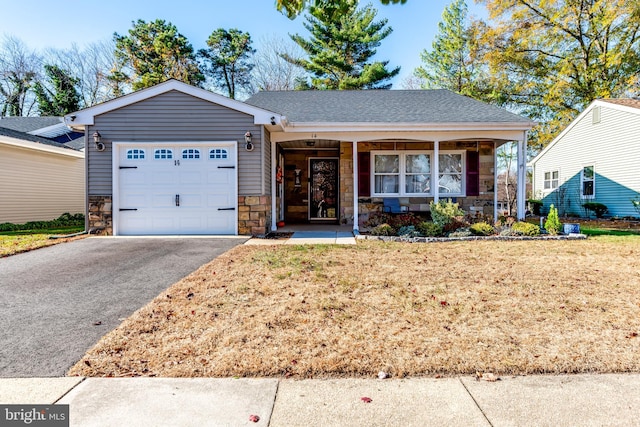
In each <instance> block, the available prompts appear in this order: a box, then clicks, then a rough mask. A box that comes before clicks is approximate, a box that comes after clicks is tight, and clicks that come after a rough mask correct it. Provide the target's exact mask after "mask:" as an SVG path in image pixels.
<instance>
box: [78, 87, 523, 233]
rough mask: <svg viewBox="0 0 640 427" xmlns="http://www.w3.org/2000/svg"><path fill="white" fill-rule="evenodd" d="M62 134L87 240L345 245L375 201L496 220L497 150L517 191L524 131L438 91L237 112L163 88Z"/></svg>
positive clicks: (128, 98)
mask: <svg viewBox="0 0 640 427" xmlns="http://www.w3.org/2000/svg"><path fill="white" fill-rule="evenodd" d="M65 122H66V124H67V125H68V126H70V127H72V128H73V129H74V130H77V131H83V132H84V134H85V136H86V139H87V148H86V155H87V168H88V169H87V171H88V172H87V200H88V208H87V209H88V224H87V226H88V227H90V228H104V230H105V232H106V233H108V234H114V235H126V234H132V235H140V234H242V235H252V234H253V235H259V234H265V233H267V232H269V231H272V230H276V229H277V224H278V222H280V221H285V222H287V223H320V224H337V223H340V224H350V225H352V226H353V230H354V231H356V232H357V231H358V230H359V227H360V226H361V225H362V224H363V222H364V221H365V220H366V218H367V217H368V215H369V213H370V212H371V211H374V210H379V209H381V207H382V204H383V202H384V200H385V199H397V201H398V202H399V203H400V204H401V205H403V206H404V207H405V209H407V210H409V211H425V210H428V206H429V202H430V201H432V200H436V201H437V200H439V199H441V198H454V199H456V200H457V202H458V203H460V205H461V206H462V208H463V209H467V210H469V211H474V212H479V213H483V214H486V215H488V216H495V215H496V197H497V194H496V192H495V188H496V185H495V180H496V174H495V170H496V158H495V152H496V148H498V147H499V146H500V145H501V144H503V143H505V142H507V141H517V142H518V148H519V153H520V156H519V164H518V166H519V172H520V173H519V185H521V186H522V188H524V182H525V164H526V163H525V160H524V159H525V157H524V153H525V152H526V138H527V131H528V130H530V129H531V128H532V126H533V125H534V123H532V122H531V121H530V120H528V119H525V118H523V117H520V116H517V115H515V114H511V113H509V112H507V111H505V110H503V109H501V108H497V107H495V106H491V105H487V104H485V103H482V102H479V101H476V100H473V99H471V98H467V97H464V96H460V95H457V94H454V93H452V92H449V91H446V90H427V91H425V90H418V91H395V90H392V91H384V90H366V91H296V92H261V93H258V94H256V95H254V96H253V97H251V98H250V99H248V100H247V101H245V102H240V101H237V100H232V99H229V98H226V97H224V96H221V95H218V94H215V93H212V92H209V91H207V90H203V89H200V88H196V87H193V86H190V85H187V84H184V83H181V82H178V81H176V80H168V81H166V82H164V83H161V84H158V85H156V86H153V87H150V88H146V89H143V90H140V91H137V92H134V93H131V94H128V95H125V96H123V97H120V98H117V99H114V100H111V101H108V102H105V103H103V104H100V105H96V106H93V107H90V108H87V109H85V110H82V111H78V112H76V113H73V114H69V115H67V116H66V117H65ZM521 194H522V201H521V203H520V204H519V206H520V208H519V215H518V216H519V217H524V191H522V192H521ZM520 210H521V212H520Z"/></svg>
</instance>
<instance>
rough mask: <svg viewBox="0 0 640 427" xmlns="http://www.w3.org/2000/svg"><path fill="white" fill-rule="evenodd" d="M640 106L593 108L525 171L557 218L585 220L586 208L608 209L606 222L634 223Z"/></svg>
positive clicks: (639, 191) (608, 103)
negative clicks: (530, 172)
mask: <svg viewBox="0 0 640 427" xmlns="http://www.w3.org/2000/svg"><path fill="white" fill-rule="evenodd" d="M639 165H640V100H635V99H602V100H596V101H594V102H592V103H591V104H590V105H589V106H588V107H587V108H586V110H585V111H583V112H582V113H581V114H580V115H579V116H578V117H577V118H576V119H575V120H574V121H573V122H571V124H570V125H569V126H567V128H566V129H565V130H564V131H563V132H562V133H560V135H558V136H557V137H556V138H555V139H554V140H553V141H552V142H551V143H550V144H549V145H548V146H547V147H546V148H545V149H544V150H542V152H540V154H538V155H537V156H536V157H535V158H534V159H533V160H531V162H530V163H529V166H530V167H532V168H533V195H534V198H538V199H542V201H543V202H544V207H543V212H547V211H548V209H549V205H551V204H552V203H553V204H554V205H555V206H556V207H557V208H558V212H559V214H560V215H569V214H575V215H579V216H587V212H585V210H584V208H583V206H582V205H583V204H584V203H585V202H589V201H590V202H598V203H602V204H604V205H606V206H607V208H608V210H609V212H608V214H607V215H608V216H617V217H631V216H633V217H636V216H638V212H637V211H636V210H635V208H634V206H633V204H632V202H631V200H632V199H634V198H636V197H637V196H639V195H640V172H639V169H638V168H639Z"/></svg>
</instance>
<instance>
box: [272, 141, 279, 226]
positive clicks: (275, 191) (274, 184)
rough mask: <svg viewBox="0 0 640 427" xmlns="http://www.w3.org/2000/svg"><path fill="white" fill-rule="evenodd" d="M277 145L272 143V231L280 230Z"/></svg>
mask: <svg viewBox="0 0 640 427" xmlns="http://www.w3.org/2000/svg"><path fill="white" fill-rule="evenodd" d="M276 145H277V144H276V143H275V141H273V140H272V141H271V231H276V230H277V229H278V226H277V225H276V223H277V218H276V215H277V213H278V210H277V209H276V201H277V198H278V197H277V196H278V183H277V182H276V168H277V164H276V162H277V160H276V159H277V152H276Z"/></svg>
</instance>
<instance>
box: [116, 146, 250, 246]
mask: <svg viewBox="0 0 640 427" xmlns="http://www.w3.org/2000/svg"><path fill="white" fill-rule="evenodd" d="M116 146H117V162H114V175H115V174H117V182H116V180H114V186H117V189H118V192H117V194H114V198H116V199H117V205H114V210H117V211H116V212H115V213H116V215H117V217H116V218H114V222H115V224H114V226H115V230H114V231H115V232H116V234H118V235H152V234H155V235H162V234H165V235H171V234H173V235H180V234H237V211H236V206H237V204H238V191H237V188H238V187H237V162H236V145H235V143H207V144H205V143H184V144H183V143H180V144H177V143H176V144H156V145H154V144H152V143H144V144H117V145H116ZM114 160H116V159H114Z"/></svg>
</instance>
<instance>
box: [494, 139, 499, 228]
mask: <svg viewBox="0 0 640 427" xmlns="http://www.w3.org/2000/svg"><path fill="white" fill-rule="evenodd" d="M496 222H498V141H493V223H494V224H495V223H496Z"/></svg>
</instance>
